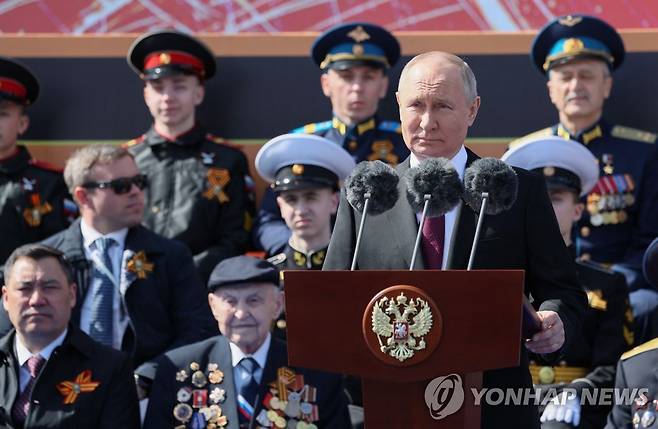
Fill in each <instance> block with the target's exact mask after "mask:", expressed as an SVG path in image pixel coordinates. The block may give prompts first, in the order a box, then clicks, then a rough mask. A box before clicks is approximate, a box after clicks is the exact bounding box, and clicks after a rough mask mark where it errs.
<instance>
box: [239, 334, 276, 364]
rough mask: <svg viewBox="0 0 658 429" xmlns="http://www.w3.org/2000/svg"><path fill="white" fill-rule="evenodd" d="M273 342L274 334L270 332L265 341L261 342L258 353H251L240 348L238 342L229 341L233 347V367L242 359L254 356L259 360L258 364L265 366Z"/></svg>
mask: <svg viewBox="0 0 658 429" xmlns="http://www.w3.org/2000/svg"><path fill="white" fill-rule="evenodd" d="M271 342H272V335H271V334H270V333H268V334H267V337H266V338H265V341H263V344H261V346H260V347H259V348H258V350H256V353H254V354H251V355H248V354H245V353H244V352H243V351H242V350H240V347H238V346H237V345H236V344H233V343H231V342H229V346H230V347H231V363H232V364H233V368H235V367H236V366H237V365H238V364H239V363H240V361H241V360H242V359H243V358H245V357H252V358H254V359H256V362H258V366H259V367H260V368H261V369H263V368H265V362H267V352H268V351H269V350H270V343H271Z"/></svg>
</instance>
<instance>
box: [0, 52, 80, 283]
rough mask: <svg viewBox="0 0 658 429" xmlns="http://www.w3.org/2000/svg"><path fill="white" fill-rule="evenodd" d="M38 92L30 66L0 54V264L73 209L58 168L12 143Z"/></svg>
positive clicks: (67, 218) (62, 222) (62, 223)
mask: <svg viewBox="0 0 658 429" xmlns="http://www.w3.org/2000/svg"><path fill="white" fill-rule="evenodd" d="M38 95H39V83H38V82H37V79H36V77H35V76H34V75H33V74H32V72H30V70H28V69H27V68H26V67H25V66H23V65H22V64H20V63H18V62H17V61H15V60H13V59H10V58H3V57H0V237H2V240H0V267H1V266H2V265H3V264H4V262H5V260H6V259H7V257H8V256H9V254H10V253H11V252H12V251H13V250H14V249H15V248H17V247H18V246H20V245H22V244H25V243H31V242H35V241H39V240H43V239H44V238H46V237H48V236H50V235H52V234H54V233H56V232H59V231H61V230H63V229H65V228H66V227H67V226H68V225H69V224H70V222H71V220H72V219H73V217H75V216H76V213H77V208H76V206H75V204H74V203H73V201H72V200H70V199H69V193H68V190H67V189H66V184H65V183H64V179H63V178H62V171H61V170H60V169H58V168H56V167H54V166H51V165H49V164H47V163H45V162H41V161H37V160H35V159H34V158H32V156H31V155H30V153H29V152H28V150H27V149H26V148H25V146H22V145H18V144H17V139H18V137H19V136H20V135H21V134H23V133H24V132H25V131H27V128H28V125H29V123H30V120H29V118H28V116H27V114H26V109H27V108H28V106H30V105H31V104H33V103H34V102H35V101H36V99H37V97H38ZM1 278H2V276H1V275H0V279H1Z"/></svg>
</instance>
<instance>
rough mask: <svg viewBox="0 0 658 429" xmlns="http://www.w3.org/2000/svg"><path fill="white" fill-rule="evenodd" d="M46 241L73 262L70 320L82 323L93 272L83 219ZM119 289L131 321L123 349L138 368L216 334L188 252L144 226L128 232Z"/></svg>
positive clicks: (124, 338)
mask: <svg viewBox="0 0 658 429" xmlns="http://www.w3.org/2000/svg"><path fill="white" fill-rule="evenodd" d="M44 244H47V245H49V246H52V247H55V248H56V249H59V250H61V251H62V252H64V254H65V255H66V257H67V259H68V260H69V261H70V262H71V264H72V265H73V271H74V276H75V277H74V278H75V281H76V284H77V285H78V291H77V296H78V299H77V302H76V307H75V308H74V310H73V315H72V321H73V323H75V324H76V326H79V325H80V309H81V307H82V304H83V302H84V300H85V297H86V295H87V291H88V290H89V281H90V276H91V274H92V271H91V270H92V262H91V261H89V260H87V259H86V257H85V252H84V248H83V241H82V232H81V231H80V220H78V221H76V222H75V223H73V224H72V225H71V226H70V227H69V228H68V229H66V230H65V231H62V232H60V233H59V234H57V235H55V236H53V237H50V238H49V239H47V240H45V241H44ZM131 267H132V268H131ZM120 293H121V297H122V307H123V310H124V311H126V312H127V314H128V318H129V320H130V323H129V324H128V329H127V330H126V332H125V334H124V337H123V343H122V347H121V348H122V350H123V351H125V352H127V353H128V354H129V355H130V356H131V357H132V358H133V364H134V365H135V367H137V366H139V365H141V364H142V363H143V362H145V361H148V360H151V359H153V358H155V357H156V356H158V355H160V354H161V353H163V352H165V351H166V350H170V349H172V348H175V347H179V346H182V345H184V344H190V343H193V342H195V341H199V340H202V339H204V338H208V337H210V336H212V335H215V334H216V333H217V325H216V323H215V322H214V319H213V318H212V315H211V314H210V310H209V308H208V301H207V298H206V297H207V293H206V289H205V287H204V286H203V284H202V283H201V280H200V279H199V275H198V273H197V272H196V270H195V268H194V264H193V262H192V257H191V255H190V252H189V250H188V249H187V248H186V247H185V246H184V245H183V244H181V243H178V242H176V241H174V240H168V239H166V238H164V237H161V236H159V235H157V234H155V233H153V232H152V231H149V230H148V229H146V228H145V227H143V226H141V225H139V226H135V227H132V228H130V229H129V230H128V235H127V236H126V243H125V249H124V251H123V257H122V262H121V278H120Z"/></svg>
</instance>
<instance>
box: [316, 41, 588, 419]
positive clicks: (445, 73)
mask: <svg viewBox="0 0 658 429" xmlns="http://www.w3.org/2000/svg"><path fill="white" fill-rule="evenodd" d="M396 96H397V100H398V104H399V108H400V119H401V122H402V135H403V137H404V140H405V143H406V145H407V147H408V148H409V149H410V150H411V155H410V156H409V158H407V159H406V160H405V161H404V162H402V163H401V164H400V165H398V167H397V168H396V169H397V172H398V174H400V175H402V174H404V173H405V172H406V171H407V170H408V169H409V168H410V167H415V166H418V165H419V163H420V161H422V160H423V159H426V158H429V157H443V158H447V159H449V160H450V161H451V163H452V164H453V166H454V167H455V169H456V170H457V172H458V174H459V175H460V177H462V178H463V174H464V170H465V169H466V168H467V167H468V166H469V165H470V164H471V163H472V162H473V161H475V160H476V159H478V156H477V155H476V154H475V153H473V152H471V151H470V150H468V149H466V148H465V147H464V140H465V138H466V134H467V131H468V128H469V127H470V126H471V125H473V123H474V121H475V118H476V116H477V113H478V109H479V107H480V97H478V95H477V89H476V81H475V76H474V75H473V72H472V71H471V69H470V67H469V66H468V64H466V63H465V62H464V61H463V60H461V59H460V58H458V57H456V56H454V55H451V54H447V53H443V52H429V53H426V54H421V55H419V56H417V57H415V58H413V59H412V60H411V61H410V62H409V63H408V64H407V65H406V66H405V68H404V70H403V71H402V74H401V76H400V83H399V86H398V92H397V94H396ZM516 174H517V176H518V197H517V199H516V202H515V203H514V204H513V205H512V207H511V208H510V209H509V210H508V211H506V212H503V213H501V214H498V215H492V216H488V217H487V218H486V220H485V224H484V229H483V230H484V231H485V232H484V234H483V236H482V237H481V239H480V245H479V252H478V255H477V257H476V258H475V263H474V267H475V268H477V269H524V270H525V272H526V275H525V279H526V285H525V290H526V294H531V295H532V297H533V298H534V302H535V303H536V304H537V306H538V309H539V312H538V314H539V317H540V318H541V320H542V330H541V332H539V333H537V334H535V335H534V337H533V338H532V339H531V340H529V341H528V342H526V347H527V349H529V350H531V351H532V352H535V353H538V354H545V355H547V356H546V357H547V359H550V358H552V359H555V358H557V353H555V352H559V351H560V350H561V349H562V346H563V345H564V344H565V338H566V341H569V339H571V338H573V337H574V336H575V335H576V333H577V332H578V329H579V327H580V321H581V318H582V315H583V312H584V309H585V304H586V300H585V295H584V293H583V292H582V290H581V289H580V287H579V286H578V281H577V278H576V273H575V269H574V264H573V261H572V260H571V258H570V257H569V254H568V252H567V250H566V247H565V246H564V243H563V242H562V238H561V236H560V232H559V229H558V226H557V222H556V220H555V215H554V214H553V210H552V207H551V204H550V201H549V199H548V194H547V191H546V185H545V183H544V182H543V179H542V178H541V177H539V176H536V175H533V174H530V173H528V172H526V171H525V170H521V169H516ZM406 190H407V189H406V184H405V183H404V180H401V181H400V184H399V191H400V195H401V197H400V199H399V200H398V201H397V203H396V205H395V206H394V207H393V208H392V209H391V210H389V211H388V212H386V213H384V214H382V215H379V216H373V217H370V218H368V219H367V221H366V224H365V230H364V236H363V241H362V244H361V250H360V253H359V258H358V261H357V262H358V267H359V268H360V269H405V268H407V267H409V263H410V260H411V255H412V252H413V247H414V241H415V237H416V234H417V231H418V221H417V214H416V213H414V211H413V210H412V208H411V207H410V206H409V204H408V203H407V201H406V198H405V195H406ZM360 218H361V215H360V213H358V212H357V211H356V210H354V209H353V208H352V207H351V206H350V205H349V203H348V202H347V200H346V198H345V193H344V192H343V194H342V196H341V202H340V206H339V209H338V217H337V221H336V226H335V228H334V232H333V235H332V239H331V244H330V245H329V251H328V255H327V259H326V261H325V265H324V269H328V270H339V269H348V268H349V267H350V262H351V259H352V254H353V251H354V243H355V236H356V229H357V227H356V226H357V225H358V224H359V222H360ZM436 219H437V222H433V230H432V231H429V232H427V233H425V234H423V235H424V236H425V237H427V238H425V240H426V241H427V243H428V244H429V245H428V246H425V245H424V246H423V248H424V251H423V258H422V259H424V260H423V261H418V263H417V265H416V268H418V269H423V268H433V269H442V268H445V269H464V268H466V266H467V262H468V256H469V253H470V245H471V242H472V240H473V236H474V233H475V226H476V223H477V213H475V212H474V211H472V210H471V209H469V208H468V207H466V206H465V205H459V206H458V207H457V208H455V209H454V210H452V211H450V212H448V213H446V214H445V216H444V217H443V218H442V219H441V218H436ZM423 229H425V228H423ZM430 229H432V228H430ZM391 234H392V237H391ZM431 236H433V238H431ZM392 243H393V244H392ZM451 243H454V244H452V245H451ZM430 248H431V251H430V250H429V249H430ZM425 249H427V250H425ZM450 254H452V257H451V258H450V260H448V259H449V255H450ZM483 299H486V297H483ZM466 305H467V303H466ZM465 308H467V307H465ZM466 311H467V310H466ZM493 334H495V333H493ZM526 347H522V348H521V350H522V351H521V356H520V365H519V366H518V367H513V368H504V369H499V370H494V371H487V372H485V373H484V377H483V386H484V387H497V388H514V389H522V388H531V387H532V381H531V378H530V374H529V372H528V356H527V352H526ZM483 352H486V351H483ZM482 427H483V428H499V427H506V428H513V427H519V428H524V429H526V428H539V417H538V415H537V410H536V407H535V406H532V405H528V406H509V407H506V406H497V407H493V406H487V405H486V404H485V405H484V406H483V413H482Z"/></svg>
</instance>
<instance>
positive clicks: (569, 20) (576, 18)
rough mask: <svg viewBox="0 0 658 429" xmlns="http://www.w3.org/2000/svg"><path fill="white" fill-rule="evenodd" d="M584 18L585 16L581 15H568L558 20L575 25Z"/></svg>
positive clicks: (566, 24)
mask: <svg viewBox="0 0 658 429" xmlns="http://www.w3.org/2000/svg"><path fill="white" fill-rule="evenodd" d="M582 20H583V18H582V17H580V16H571V15H567V16H565V17H564V18H562V19H560V20H559V21H558V22H559V23H560V24H562V25H564V26H567V27H573V26H574V25H576V24H578V23H579V22H580V21H582Z"/></svg>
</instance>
